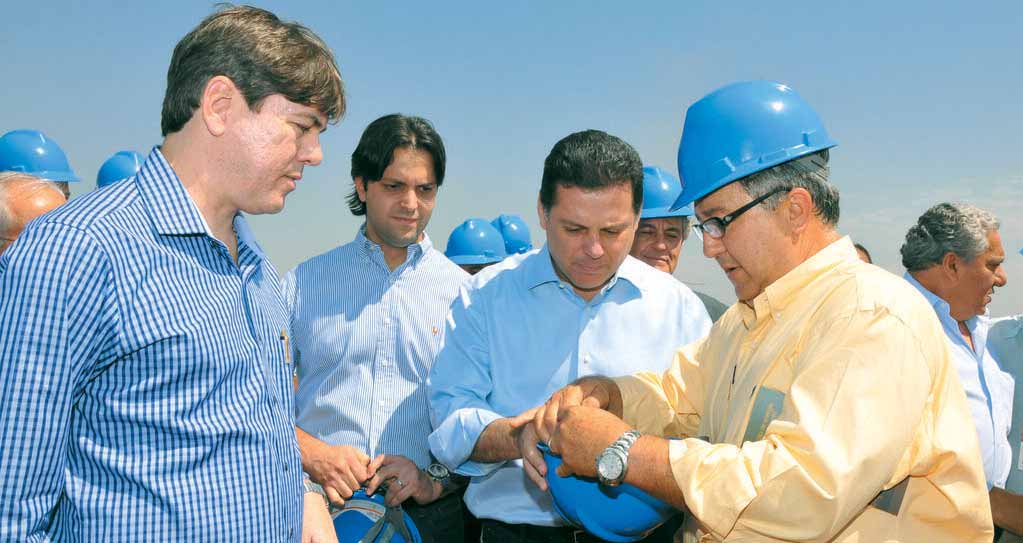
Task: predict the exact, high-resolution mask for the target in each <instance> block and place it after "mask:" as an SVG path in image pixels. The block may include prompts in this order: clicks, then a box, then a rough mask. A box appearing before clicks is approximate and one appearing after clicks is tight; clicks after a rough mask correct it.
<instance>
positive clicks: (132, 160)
mask: <svg viewBox="0 0 1023 543" xmlns="http://www.w3.org/2000/svg"><path fill="white" fill-rule="evenodd" d="M145 161H146V158H145V157H144V156H142V155H140V154H138V153H136V152H135V151H118V152H116V153H114V155H113V156H111V157H110V158H108V159H107V160H106V161H105V162H103V165H102V166H100V168H99V172H98V173H97V174H96V188H97V189H101V188H103V187H105V186H107V185H112V184H114V183H116V182H117V181H120V180H122V179H127V178H129V177H131V176H133V175H135V174H137V173H138V172H139V170H140V169H142V163H144V162H145Z"/></svg>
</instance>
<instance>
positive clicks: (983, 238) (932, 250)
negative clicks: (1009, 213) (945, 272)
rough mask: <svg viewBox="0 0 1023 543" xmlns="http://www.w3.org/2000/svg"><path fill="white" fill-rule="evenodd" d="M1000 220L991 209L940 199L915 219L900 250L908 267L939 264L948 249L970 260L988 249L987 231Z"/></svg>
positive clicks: (909, 268) (926, 266)
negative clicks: (940, 200)
mask: <svg viewBox="0 0 1023 543" xmlns="http://www.w3.org/2000/svg"><path fill="white" fill-rule="evenodd" d="M1000 226H1001V224H1000V223H999V222H998V219H997V218H996V217H995V216H994V215H993V214H992V213H991V212H989V211H985V210H983V209H980V208H979V207H976V206H972V205H969V204H958V203H948V202H943V203H940V204H938V205H936V206H934V207H932V208H930V209H928V210H927V211H925V212H924V214H923V215H920V218H919V219H917V220H916V224H915V225H913V227H912V228H910V229H909V232H906V242H905V243H903V244H902V248H901V249H899V252H901V253H902V265H903V266H904V267H905V268H906V270H908V271H911V272H915V271H920V270H925V269H927V268H930V267H931V266H933V265H935V264H939V263H940V262H941V259H942V258H944V257H945V255H946V254H948V253H954V254H955V255H956V256H958V257H959V258H962V259H963V260H965V261H967V262H970V261H972V260H973V259H975V258H977V257H978V256H979V255H980V254H981V253H983V252H984V251H986V250H987V248H988V242H987V235H988V232H990V231H992V230H998V228H999V227H1000Z"/></svg>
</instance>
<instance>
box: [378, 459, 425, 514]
mask: <svg viewBox="0 0 1023 543" xmlns="http://www.w3.org/2000/svg"><path fill="white" fill-rule="evenodd" d="M369 472H370V473H372V474H373V477H372V478H371V479H370V480H369V484H367V485H366V494H369V495H370V496H372V495H373V493H374V492H376V491H377V488H379V487H380V485H381V484H383V483H384V482H387V485H388V486H387V495H386V496H384V502H385V503H386V504H387V505H388V506H390V507H394V506H396V505H400V504H401V503H402V502H403V501H405V500H407V499H408V498H410V497H411V498H412V499H413V500H416V503H418V504H420V505H424V504H427V503H430V502H432V501H434V500H436V499H437V498H439V497H440V495H441V491H442V489H441V486H440V483H438V482H437V481H434V480H433V479H431V478H430V476H429V475H427V474H426V473H424V472H423V471H422V470H420V469H419V467H417V466H416V464H415V462H413V461H411V460H409V459H408V458H405V457H404V456H399V455H389V454H381V455H379V456H377V457H376V458H374V459H373V462H372V463H370V465H369Z"/></svg>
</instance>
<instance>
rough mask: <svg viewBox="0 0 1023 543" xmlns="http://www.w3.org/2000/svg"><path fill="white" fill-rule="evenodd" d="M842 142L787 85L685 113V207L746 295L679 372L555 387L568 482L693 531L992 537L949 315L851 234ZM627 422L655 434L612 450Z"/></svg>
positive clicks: (782, 537) (557, 444)
mask: <svg viewBox="0 0 1023 543" xmlns="http://www.w3.org/2000/svg"><path fill="white" fill-rule="evenodd" d="M834 145H835V143H834V142H833V141H832V140H831V139H830V137H829V136H828V134H827V132H826V131H825V130H824V126H823V124H822V123H821V121H820V119H819V118H818V117H817V114H816V113H815V112H814V111H813V110H812V109H810V107H809V105H808V104H806V103H805V102H804V101H803V100H802V98H800V97H799V95H797V94H796V93H795V92H794V91H793V90H792V89H790V88H789V87H786V86H784V85H780V84H777V83H771V82H768V81H753V82H743V83H736V84H732V85H728V86H726V87H723V88H721V89H719V90H717V91H715V92H713V93H711V94H709V95H707V96H706V97H704V98H702V99H701V100H699V101H698V102H696V103H695V104H693V105H692V106H691V107H690V108H689V110H688V112H687V115H686V121H685V129H684V131H683V135H682V143H681V146H680V149H679V171H680V172H681V174H682V178H683V179H684V180H685V185H684V188H683V192H682V195H681V196H680V197H679V200H678V201H677V202H676V204H675V206H676V207H677V206H681V205H685V204H687V203H690V202H695V207H696V216H697V217H698V218H699V219H701V220H702V221H703V222H702V223H701V224H700V225H699V226H700V228H701V229H702V230H703V233H704V236H703V242H704V254H705V255H707V256H708V257H710V258H714V259H715V260H716V261H717V263H718V265H719V266H721V268H722V270H723V271H724V272H725V274H726V275H727V277H728V279H729V280H730V281H731V282H732V285H733V286H734V287H735V293H736V295H737V297H738V299H739V300H740V302H741V303H739V304H736V306H733V308H732V309H733V310H730V311H729V312H727V313H726V314H725V315H724V316H723V317H722V318H721V320H719V321H718V322H717V323H715V325H714V328H713V329H712V330H711V332H710V335H708V336H707V338H706V339H704V340H703V341H700V342H697V343H693V344H690V345H687V346H685V347H684V348H682V349H680V350H679V351H678V352H677V353H676V357H675V360H674V362H673V363H672V366H671V368H670V369H669V370H668V371H667V372H665V373H663V374H658V373H640V374H635V375H632V376H627V377H621V378H616V379H610V378H605V377H589V378H584V379H581V380H579V381H577V382H576V383H575V384H574V385H572V386H569V387H566V388H565V389H562V390H561V391H558V392H557V393H555V394H554V395H553V396H552V397H551V399H550V400H549V401H548V403H547V404H546V405H545V406H544V407H543V408H542V409H540V410H538V411H537V413H536V418H535V423H536V426H537V427H538V428H537V432H538V434H539V436H540V437H541V439H549V440H550V441H551V448H552V449H553V450H554V451H555V452H557V453H559V454H561V455H562V457H563V462H564V464H563V465H565V466H566V467H565V469H564V473H562V474H563V475H564V474H567V473H572V472H574V473H579V474H583V475H589V476H593V475H599V476H600V477H602V478H605V479H607V480H617V481H624V482H626V483H631V484H634V485H636V486H638V487H640V488H642V489H644V490H647V491H649V492H651V493H652V494H653V495H655V496H657V497H660V498H662V499H665V500H667V501H669V502H670V503H673V504H675V505H676V507H678V508H680V509H681V508H686V509H687V510H688V511H689V512H690V513H691V515H690V516H687V521H686V525H685V528H684V530H685V532H684V536H685V540H686V541H697V540H698V541H721V540H736V541H739V540H743V541H832V542H852V541H905V542H910V541H913V542H916V541H927V542H949V543H951V542H953V541H954V542H963V541H973V542H978V543H979V542H982V541H991V538H992V535H993V530H992V526H991V512H990V507H989V505H988V500H987V486H986V485H985V483H984V474H983V468H982V466H981V462H980V452H979V448H978V445H977V440H976V437H975V435H976V432H975V430H974V429H973V421H972V420H971V418H970V412H969V408H968V407H967V405H966V398H965V396H964V394H963V389H962V385H960V383H959V379H958V377H957V375H956V371H955V367H954V366H953V365H952V362H951V359H950V356H949V352H948V346H947V344H946V341H945V339H944V334H943V333H942V331H941V325H940V324H939V323H938V321H937V319H936V318H935V316H934V312H933V311H932V310H931V308H930V307H929V306H928V304H927V303H926V302H925V301H924V300H923V298H922V297H921V296H920V294H919V293H918V292H917V291H916V290H915V289H913V288H912V287H911V286H910V285H909V284H908V283H906V282H905V281H903V280H902V279H901V278H899V277H896V276H894V275H892V274H890V273H888V272H885V271H884V270H882V269H881V268H878V267H876V266H871V265H869V264H866V263H864V262H862V261H861V260H860V259H859V258H858V256H857V255H856V251H855V249H854V248H853V244H852V241H850V240H849V238H848V237H843V236H841V235H840V234H839V233H838V232H837V231H836V223H837V222H838V214H839V208H838V191H837V189H836V188H835V187H834V186H833V185H831V184H830V183H829V182H828V180H827V179H828V173H829V172H828V167H827V160H828V149H829V148H831V147H833V146H834ZM598 407H599V408H598ZM619 417H621V418H619ZM623 419H624V420H623ZM631 429H638V430H640V431H642V432H643V435H642V437H639V439H638V440H636V441H635V442H634V443H633V445H632V446H631V448H626V449H625V450H624V451H621V450H620V449H621V447H619V448H612V447H610V445H611V444H612V443H613V442H615V441H616V440H617V439H618V438H619V436H623V435H625V434H626V432H628V431H630V430H631ZM658 436H670V437H683V438H686V439H681V440H672V441H670V442H669V441H668V440H665V439H663V438H662V437H658ZM696 436H701V437H696ZM618 453H624V454H620V455H619V454H618ZM595 457H596V458H598V461H597V462H594V458H595ZM616 458H617V460H616ZM598 465H599V466H600V468H601V469H600V470H599V471H598V469H597V466H598Z"/></svg>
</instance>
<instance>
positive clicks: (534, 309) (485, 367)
mask: <svg viewBox="0 0 1023 543" xmlns="http://www.w3.org/2000/svg"><path fill="white" fill-rule="evenodd" d="M710 326H711V322H710V318H709V317H708V316H707V311H706V309H704V306H703V303H702V302H701V301H700V299H699V298H697V297H696V295H695V294H693V292H692V291H691V290H689V288H688V287H686V286H685V285H683V284H682V283H680V282H679V281H676V280H675V278H674V277H672V276H670V275H668V274H666V273H664V272H661V271H658V270H656V269H654V268H652V267H650V266H648V265H646V264H644V263H642V262H640V261H639V260H636V259H634V258H632V257H631V256H630V257H627V258H626V259H625V262H623V263H622V265H621V266H620V267H619V269H618V272H617V274H616V275H615V277H613V278H612V279H611V281H610V282H609V283H608V284H607V285H606V286H605V287H604V288H603V289H601V291H600V292H599V293H598V294H597V295H596V296H595V297H594V298H593V299H592V300H591V301H590V302H586V301H585V300H583V299H582V298H580V297H579V295H578V294H576V293H575V291H574V290H573V289H572V287H571V285H569V284H567V283H565V282H563V281H561V280H559V279H558V276H557V275H556V274H555V272H554V268H553V266H552V265H551V258H550V253H549V252H548V249H547V246H546V245H545V246H544V247H543V248H542V249H538V250H535V251H532V252H530V253H526V254H523V255H515V256H512V257H509V258H508V259H506V260H505V261H504V262H502V263H500V264H496V265H494V266H491V267H489V268H487V269H485V270H483V271H482V272H480V273H479V274H477V275H476V276H475V277H474V278H473V279H472V280H471V281H470V282H469V283H468V284H467V285H466V286H464V287H463V288H462V290H461V292H460V294H459V297H458V299H456V300H455V303H454V304H452V307H451V314H450V316H449V317H448V320H447V328H446V331H445V338H444V347H443V348H442V349H441V352H440V354H439V355H438V356H437V361H436V363H435V364H434V367H433V371H432V372H431V374H430V408H431V415H432V418H433V423H434V427H435V428H436V430H435V431H434V432H433V433H432V434H431V435H430V449H431V450H432V451H433V454H434V455H435V456H436V457H437V458H438V459H439V460H440V461H441V462H443V463H445V464H446V465H448V467H450V468H452V469H454V470H455V471H457V472H458V473H462V474H464V475H471V476H473V479H472V483H471V484H470V485H469V488H468V490H467V491H466V494H465V502H466V505H467V506H468V507H469V509H470V510H471V511H472V512H473V514H474V515H476V516H477V517H480V518H489V519H496V520H499V521H502V522H507V523H510V524H532V525H539V526H558V525H562V524H564V521H562V520H561V517H560V516H558V514H557V513H556V512H555V511H554V509H553V507H552V504H551V498H550V494H548V493H546V492H542V491H540V490H539V489H538V488H537V487H536V486H535V485H534V484H533V483H532V482H531V481H530V480H529V479H528V478H527V476H526V474H525V472H523V471H522V461H521V460H514V461H510V462H502V463H494V464H483V463H479V462H473V461H470V460H469V456H470V454H471V453H472V450H473V448H474V447H475V445H476V441H477V439H478V438H479V436H480V434H481V433H482V432H483V429H484V428H485V427H486V426H487V425H488V424H490V423H491V422H493V421H494V420H497V419H499V418H502V417H509V416H513V415H517V414H519V413H521V412H523V411H525V410H527V409H530V408H532V407H535V406H537V405H539V404H541V403H543V402H544V401H546V400H547V398H548V397H550V395H551V394H552V393H554V392H555V391H557V390H558V389H560V388H561V387H563V386H565V385H567V384H569V383H571V382H572V381H574V380H575V379H578V378H579V377H583V376H586V375H608V376H618V375H625V374H630V373H634V372H639V371H663V370H665V369H666V368H667V367H668V366H669V365H670V364H671V362H672V360H673V357H674V354H675V351H676V350H677V349H678V348H679V347H680V346H682V345H684V344H687V343H689V342H692V341H695V340H697V339H700V338H702V337H703V336H705V335H706V334H707V332H708V331H709V330H710Z"/></svg>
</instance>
